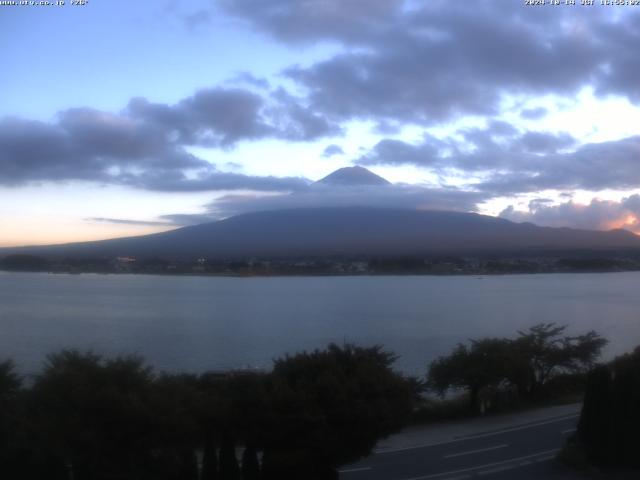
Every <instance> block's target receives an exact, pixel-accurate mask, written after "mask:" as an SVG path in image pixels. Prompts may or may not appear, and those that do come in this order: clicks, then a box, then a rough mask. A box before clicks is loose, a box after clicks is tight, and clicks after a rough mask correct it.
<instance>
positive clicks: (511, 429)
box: [374, 413, 580, 455]
mask: <svg viewBox="0 0 640 480" xmlns="http://www.w3.org/2000/svg"><path fill="white" fill-rule="evenodd" d="M579 416H580V414H578V413H576V414H572V415H567V416H563V417H560V418H554V419H552V420H546V421H544V422H537V423H530V424H527V425H520V426H518V427H509V428H505V429H503V430H496V431H494V432H488V433H479V434H476V435H469V436H465V437H458V438H454V439H452V440H447V441H444V442H435V443H423V444H420V445H412V446H410V447H402V448H390V449H386V450H376V451H375V452H374V453H375V454H376V455H382V454H386V453H396V452H404V451H406V450H415V449H417V448H427V447H435V446H437V445H448V444H450V443H456V442H464V441H465V440H473V439H475V438H485V437H493V436H496V435H502V434H503V433H509V432H515V431H518V430H526V429H527V428H535V427H539V426H541V425H549V424H551V423H557V422H563V421H564V420H570V419H572V418H578V417H579Z"/></svg>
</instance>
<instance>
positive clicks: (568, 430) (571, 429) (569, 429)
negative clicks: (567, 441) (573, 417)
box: [560, 428, 576, 435]
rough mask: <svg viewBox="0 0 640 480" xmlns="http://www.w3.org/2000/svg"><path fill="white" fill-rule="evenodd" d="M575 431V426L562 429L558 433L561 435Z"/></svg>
mask: <svg viewBox="0 0 640 480" xmlns="http://www.w3.org/2000/svg"><path fill="white" fill-rule="evenodd" d="M575 431H576V429H575V428H568V429H567V430H562V431H561V432H560V433H561V434H562V435H566V434H567V433H573V432H575Z"/></svg>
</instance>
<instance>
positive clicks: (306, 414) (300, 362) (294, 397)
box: [263, 344, 416, 480]
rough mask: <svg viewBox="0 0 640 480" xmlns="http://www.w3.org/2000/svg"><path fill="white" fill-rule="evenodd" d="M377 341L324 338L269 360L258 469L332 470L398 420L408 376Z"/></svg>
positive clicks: (282, 474)
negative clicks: (318, 344) (325, 343)
mask: <svg viewBox="0 0 640 480" xmlns="http://www.w3.org/2000/svg"><path fill="white" fill-rule="evenodd" d="M395 358H396V357H395V356H394V355H393V354H392V353H389V352H386V351H384V350H383V349H382V348H381V347H373V348H359V347H355V346H353V345H344V346H342V347H340V346H337V345H334V344H332V345H330V346H329V347H328V348H327V349H326V350H323V351H314V352H312V353H306V352H305V353H300V354H297V355H294V356H286V357H284V358H281V359H278V360H276V361H275V365H274V369H273V372H272V374H271V376H270V385H269V392H268V393H269V400H270V407H269V414H270V422H271V424H270V426H269V427H268V428H267V429H266V432H267V438H265V443H264V457H263V477H264V478H265V479H270V478H278V479H280V480H282V479H286V478H307V479H313V478H332V477H333V476H335V475H336V473H335V468H336V467H337V466H339V465H341V464H344V463H348V462H351V461H354V460H356V459H358V458H360V457H362V456H365V455H367V454H369V453H370V452H371V449H372V448H373V446H374V445H375V443H376V442H377V440H378V439H380V438H381V437H384V436H386V435H389V434H390V433H392V432H394V431H396V430H397V429H399V428H401V427H402V425H403V423H404V421H405V420H406V419H407V418H408V416H409V414H410V413H411V411H412V407H413V404H414V399H415V398H416V390H415V386H416V384H415V383H413V382H411V381H409V380H408V379H406V378H405V377H403V376H401V375H399V374H397V373H395V372H394V371H393V370H392V369H391V365H392V364H393V362H394V361H395Z"/></svg>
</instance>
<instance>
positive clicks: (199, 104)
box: [127, 88, 275, 147]
mask: <svg viewBox="0 0 640 480" xmlns="http://www.w3.org/2000/svg"><path fill="white" fill-rule="evenodd" d="M263 107H264V100H263V99H262V97H261V96H259V95H257V94H255V93H253V92H251V91H249V90H243V89H238V88H233V89H223V88H210V89H205V90H199V91H198V92H196V93H195V94H194V95H193V96H191V97H188V98H185V99H184V100H182V101H180V102H178V103H177V104H176V105H166V104H156V103H150V102H149V101H148V100H146V99H144V98H134V99H132V100H131V101H130V102H129V105H128V107H127V113H128V114H129V115H131V116H132V117H133V118H136V119H139V120H141V121H143V122H145V123H148V124H151V125H155V126H157V127H158V128H161V129H162V130H163V131H166V132H170V133H172V134H173V135H174V136H175V137H176V138H175V140H176V141H177V142H179V143H181V144H190V145H206V146H222V147H228V146H231V145H233V144H234V143H236V142H238V141H239V140H241V139H249V140H251V139H258V138H263V137H266V136H269V135H272V134H274V133H275V132H274V128H273V126H271V125H269V124H268V122H267V120H266V119H265V118H264V117H263V115H262V114H261V110H262V108H263Z"/></svg>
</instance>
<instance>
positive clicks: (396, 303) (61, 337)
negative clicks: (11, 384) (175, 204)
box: [0, 272, 640, 374]
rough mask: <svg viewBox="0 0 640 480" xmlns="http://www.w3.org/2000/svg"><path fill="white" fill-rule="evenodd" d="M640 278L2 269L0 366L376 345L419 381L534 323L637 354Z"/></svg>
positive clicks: (241, 357) (176, 360)
mask: <svg viewBox="0 0 640 480" xmlns="http://www.w3.org/2000/svg"><path fill="white" fill-rule="evenodd" d="M639 286H640V273H638V272H626V273H599V274H540V275H506V276H483V277H472V276H443V277H435V276H377V277H367V276H358V277H271V278H227V277H196V276H193V277H190V276H153V275H94V274H83V275H66V274H46V273H8V272H0V359H1V358H5V357H11V358H13V359H14V360H15V361H16V363H17V364H18V367H19V370H20V371H21V372H23V373H30V372H35V371H38V370H39V368H40V366H41V365H42V362H43V360H44V359H45V356H46V354H47V353H50V352H54V351H57V350H60V349H62V348H77V349H82V350H86V349H91V350H93V351H95V352H97V353H101V354H105V355H112V354H130V353H137V354H140V355H143V356H144V357H145V358H146V359H147V361H148V362H149V363H150V364H152V365H153V366H155V367H156V368H157V369H160V370H169V371H177V370H188V371H194V372H198V371H203V370H208V369H213V370H222V369H229V368H245V367H251V368H269V367H270V365H271V363H272V359H274V358H276V357H278V356H281V355H283V354H285V353H287V352H290V353H293V352H296V351H300V350H303V349H307V350H308V349H313V348H321V347H324V346H326V345H327V344H328V343H329V342H339V343H342V342H353V343H357V344H359V345H362V346H369V345H374V344H382V345H384V346H385V347H386V348H388V349H390V350H393V351H394V352H396V353H397V354H398V355H400V358H399V360H398V361H397V363H396V366H397V368H398V369H400V370H403V371H405V372H407V373H412V374H423V373H424V372H425V371H426V367H427V364H428V362H429V361H431V360H432V359H433V358H435V357H436V356H438V355H442V354H445V353H447V352H448V351H449V349H450V348H451V347H452V346H454V345H455V344H456V343H457V342H460V341H465V340H467V339H469V338H478V337H483V336H515V335H516V334H517V331H518V330H519V329H525V328H527V327H529V326H532V325H534V324H536V323H539V322H557V323H560V324H567V325H569V330H568V331H569V332H570V333H582V332H586V331H587V330H590V329H594V330H596V331H598V332H599V333H601V334H602V335H603V336H605V337H606V338H607V339H609V340H610V344H609V345H608V346H607V348H606V351H605V355H606V357H607V358H610V357H611V356H613V355H615V354H618V353H622V352H624V351H628V350H631V349H632V348H633V347H634V346H636V345H638V344H640V295H639V288H638V287H639Z"/></svg>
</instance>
